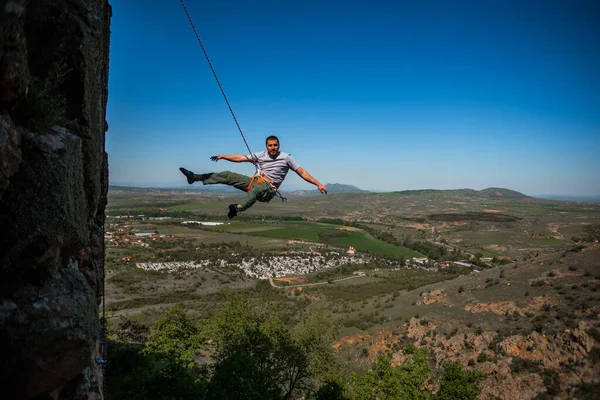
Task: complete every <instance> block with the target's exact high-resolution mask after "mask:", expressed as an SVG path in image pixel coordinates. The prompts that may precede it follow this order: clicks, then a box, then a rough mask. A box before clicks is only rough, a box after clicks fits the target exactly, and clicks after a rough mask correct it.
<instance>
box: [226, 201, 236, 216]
mask: <svg viewBox="0 0 600 400" xmlns="http://www.w3.org/2000/svg"><path fill="white" fill-rule="evenodd" d="M237 214H238V208H237V205H235V204H230V205H229V214H227V216H228V217H229V219H231V218H233V217H235V216H236V215H237Z"/></svg>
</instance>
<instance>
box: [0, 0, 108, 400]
mask: <svg viewBox="0 0 600 400" xmlns="http://www.w3.org/2000/svg"><path fill="white" fill-rule="evenodd" d="M110 17H111V8H110V5H109V4H108V1H107V0H35V1H28V0H0V46H1V47H0V355H1V356H0V387H1V388H2V389H1V392H2V395H1V397H2V398H5V399H28V398H36V399H46V398H48V399H49V398H53V399H92V398H102V368H101V364H99V363H98V362H97V361H96V360H97V359H99V358H102V332H101V329H102V328H101V323H100V319H99V317H100V316H99V312H98V309H99V307H98V306H99V305H100V302H101V296H102V292H103V284H102V282H103V278H104V244H103V232H102V231H101V230H100V229H98V228H96V227H100V228H101V227H102V226H103V224H104V218H105V216H104V209H105V205H106V193H107V189H108V172H107V171H108V165H107V155H106V153H105V151H104V136H105V132H106V130H107V124H106V121H105V115H106V101H107V93H108V88H107V84H108V52H109V36H110V28H109V25H110Z"/></svg>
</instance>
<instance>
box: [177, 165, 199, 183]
mask: <svg viewBox="0 0 600 400" xmlns="http://www.w3.org/2000/svg"><path fill="white" fill-rule="evenodd" d="M179 170H180V171H181V173H182V174H184V175H185V177H186V178H187V181H188V183H189V184H190V185H191V184H192V183H194V182H196V180H195V179H194V173H193V172H192V171H189V170H187V169H185V168H183V167H181V168H179Z"/></svg>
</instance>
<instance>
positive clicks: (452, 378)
mask: <svg viewBox="0 0 600 400" xmlns="http://www.w3.org/2000/svg"><path fill="white" fill-rule="evenodd" d="M223 296H224V300H225V302H224V305H223V307H222V308H221V309H219V310H218V311H216V312H215V313H214V314H213V315H212V316H210V317H208V318H203V319H199V318H196V317H193V316H192V315H191V314H189V313H186V312H185V311H184V310H183V309H182V308H181V307H175V308H173V309H171V310H169V311H167V312H166V313H165V315H164V317H163V318H161V319H160V320H158V321H156V323H155V324H154V325H153V326H152V328H148V327H147V326H145V325H143V324H141V323H139V322H135V321H134V320H129V319H122V320H121V322H120V323H118V324H117V325H116V326H115V327H114V328H112V329H111V343H110V346H109V356H108V364H107V370H106V387H105V396H106V399H108V400H111V399H124V398H127V399H134V400H138V399H139V400H142V399H144V400H155V399H156V400H159V399H160V400H163V399H169V400H170V399H173V400H175V399H178V400H180V399H181V400H188V399H189V400H192V399H194V400H196V399H207V400H212V399H250V400H253V399H256V400H258V399H261V400H263V399H267V400H269V399H273V400H275V399H277V400H280V399H288V400H292V399H300V398H302V399H313V400H325V399H330V400H331V399H338V400H342V399H346V400H359V399H360V400H370V399H373V400H375V399H386V398H387V399H392V398H393V399H430V398H432V393H431V390H430V389H428V388H429V387H430V385H429V384H428V385H426V382H428V383H431V379H434V380H436V381H438V380H439V382H438V383H439V387H440V389H439V391H438V392H437V394H436V396H435V398H436V399H457V398H460V399H476V398H477V397H478V395H479V393H480V391H481V389H480V386H479V381H480V380H481V374H480V373H478V372H477V371H476V370H469V371H467V370H465V369H464V368H463V367H462V366H461V365H460V364H458V363H445V364H444V365H443V368H442V370H441V371H440V373H437V374H436V373H434V371H432V369H431V367H430V362H429V358H430V354H429V351H428V350H427V349H426V348H416V347H414V346H413V345H407V346H406V347H405V348H404V353H405V355H406V359H405V361H404V362H403V363H402V364H400V365H398V366H396V367H394V366H392V364H391V361H390V359H389V358H388V357H387V356H384V355H381V356H379V357H378V359H377V361H376V362H375V364H374V365H373V366H372V368H371V369H368V370H366V371H359V370H357V368H356V366H353V365H343V364H342V361H341V360H340V359H338V358H336V356H335V353H334V350H333V348H332V344H333V342H334V341H335V339H336V337H337V334H338V331H337V326H336V325H335V324H333V323H332V322H331V318H328V317H327V315H326V314H325V312H324V311H322V310H321V311H319V310H317V311H311V312H307V313H305V314H303V315H302V316H301V318H300V320H299V322H298V323H297V324H295V325H294V326H289V325H286V324H285V323H284V322H283V321H284V319H285V318H282V316H284V315H285V307H284V306H283V304H282V303H280V302H277V301H273V300H268V299H269V296H263V297H260V296H250V295H248V294H246V293H237V294H234V293H233V292H227V293H224V294H223ZM367 353H368V351H367ZM434 386H435V385H434Z"/></svg>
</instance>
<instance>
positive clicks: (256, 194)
mask: <svg viewBox="0 0 600 400" xmlns="http://www.w3.org/2000/svg"><path fill="white" fill-rule="evenodd" d="M266 144H267V151H263V152H261V153H253V154H248V155H246V156H245V155H241V154H233V155H228V156H212V157H211V158H210V159H211V160H212V161H215V162H216V161H219V160H227V161H231V162H252V161H253V160H254V161H255V162H256V163H258V165H259V166H260V171H259V172H257V174H256V175H255V176H254V177H252V178H251V177H249V176H246V175H242V174H238V173H235V172H231V171H223V172H211V173H207V174H194V173H193V172H192V171H189V170H187V169H185V168H179V170H180V171H181V172H182V173H183V174H184V175H185V176H186V178H187V181H188V183H189V184H190V185H191V184H192V183H194V182H202V183H203V184H205V185H214V184H217V183H221V184H224V185H230V186H233V187H235V188H237V189H240V190H243V191H245V192H246V196H245V197H244V199H243V200H242V202H241V203H240V204H230V205H229V213H228V215H227V216H228V217H229V218H233V217H235V216H236V215H237V214H238V213H239V212H240V211H244V210H247V209H249V208H250V207H252V205H253V204H254V203H256V201H257V200H258V201H260V202H269V201H270V200H271V199H273V197H275V195H276V194H277V190H278V188H279V187H280V186H281V183H282V182H283V180H284V179H285V176H286V175H287V173H288V171H289V170H290V169H292V171H294V172H296V173H297V174H298V175H299V176H300V177H301V178H302V179H304V180H305V181H307V182H309V183H312V184H313V185H315V186H317V188H318V189H319V191H320V192H321V193H323V194H327V188H326V187H325V186H323V185H322V184H321V183H320V182H319V181H317V180H316V179H315V178H313V177H312V176H311V175H310V174H309V173H308V172H306V170H304V169H303V168H300V166H299V165H298V163H296V160H294V158H293V157H292V156H291V155H289V154H288V153H284V152H281V151H279V139H278V138H277V137H276V136H269V137H268V138H267V140H266Z"/></svg>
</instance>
